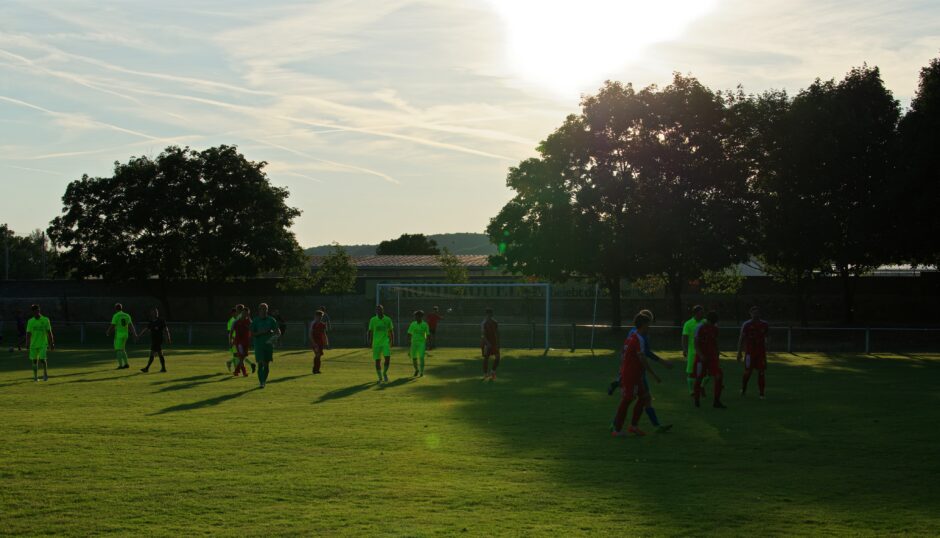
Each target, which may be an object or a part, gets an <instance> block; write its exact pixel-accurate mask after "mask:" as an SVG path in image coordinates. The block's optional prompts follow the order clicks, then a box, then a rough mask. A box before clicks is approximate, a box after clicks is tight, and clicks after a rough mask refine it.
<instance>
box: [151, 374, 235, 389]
mask: <svg viewBox="0 0 940 538" xmlns="http://www.w3.org/2000/svg"><path fill="white" fill-rule="evenodd" d="M189 379H190V380H191V381H188V382H186V381H184V382H183V383H178V384H176V385H166V386H164V387H160V388H159V389H157V390H156V391H155V393H158V392H172V391H175V390H186V389H191V388H195V387H198V386H200V385H207V384H209V383H218V382H219V381H225V380H227V379H235V377H234V376H232V375H231V374H211V375H204V376H192V377H191V378H189ZM169 382H170V381H164V383H169ZM154 384H155V385H156V383H154Z"/></svg>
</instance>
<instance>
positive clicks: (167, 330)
mask: <svg viewBox="0 0 940 538" xmlns="http://www.w3.org/2000/svg"><path fill="white" fill-rule="evenodd" d="M163 331H164V332H165V333H166V343H167V344H172V343H173V339H172V338H170V326H169V325H164V326H163Z"/></svg>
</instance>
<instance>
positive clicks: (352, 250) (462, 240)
mask: <svg viewBox="0 0 940 538" xmlns="http://www.w3.org/2000/svg"><path fill="white" fill-rule="evenodd" d="M428 237H429V238H431V239H433V240H435V241H437V246H438V247H440V248H442V249H443V248H444V247H447V248H448V249H449V250H450V251H451V252H452V253H454V254H487V255H488V254H496V246H495V245H493V244H491V243H490V239H489V237H487V236H486V235H485V234H477V233H456V234H433V235H429V236H428ZM389 239H393V238H389ZM343 246H344V247H345V248H346V251H347V252H349V255H350V256H371V255H373V254H375V247H376V246H377V245H343ZM330 247H331V245H320V246H317V247H312V248H308V249H306V250H305V251H304V252H306V253H307V255H309V256H323V255H325V254H329V253H330Z"/></svg>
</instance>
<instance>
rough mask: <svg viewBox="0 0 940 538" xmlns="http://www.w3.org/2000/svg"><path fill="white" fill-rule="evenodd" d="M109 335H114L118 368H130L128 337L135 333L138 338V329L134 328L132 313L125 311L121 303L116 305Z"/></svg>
mask: <svg viewBox="0 0 940 538" xmlns="http://www.w3.org/2000/svg"><path fill="white" fill-rule="evenodd" d="M105 334H107V335H108V336H110V335H112V334H113V335H114V353H115V355H117V361H118V367H117V369H118V370H121V369H123V368H130V365H129V364H127V338H128V336H129V335H131V334H133V335H134V339H135V340H136V339H137V329H135V328H134V321H133V320H132V319H131V315H130V314H128V313H127V312H125V311H124V306H123V305H121V303H117V304H115V305H114V315H113V316H111V325H110V326H109V327H108V331H107V333H105Z"/></svg>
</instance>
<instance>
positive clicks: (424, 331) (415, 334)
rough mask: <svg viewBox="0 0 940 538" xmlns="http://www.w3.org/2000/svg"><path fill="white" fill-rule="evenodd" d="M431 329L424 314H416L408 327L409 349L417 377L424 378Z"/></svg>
mask: <svg viewBox="0 0 940 538" xmlns="http://www.w3.org/2000/svg"><path fill="white" fill-rule="evenodd" d="M430 334H431V327H429V326H428V323H427V322H426V321H424V312H423V311H421V310H418V311H417V312H415V320H414V321H412V322H411V325H409V326H408V347H409V348H410V351H409V353H408V354H409V355H410V356H411V364H412V365H414V367H415V376H417V377H424V358H425V356H426V355H427V349H426V346H427V343H428V335H430Z"/></svg>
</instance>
